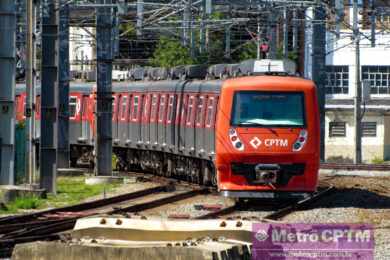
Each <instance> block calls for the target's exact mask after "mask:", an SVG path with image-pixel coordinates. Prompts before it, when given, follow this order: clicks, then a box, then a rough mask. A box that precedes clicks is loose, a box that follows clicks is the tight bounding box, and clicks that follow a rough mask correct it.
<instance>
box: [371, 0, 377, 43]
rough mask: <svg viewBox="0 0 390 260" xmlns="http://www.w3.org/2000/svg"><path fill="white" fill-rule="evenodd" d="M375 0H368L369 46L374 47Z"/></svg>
mask: <svg viewBox="0 0 390 260" xmlns="http://www.w3.org/2000/svg"><path fill="white" fill-rule="evenodd" d="M374 1H375V0H370V12H371V13H370V23H371V47H372V48H375V45H376V43H375V39H376V13H375V12H376V11H375V2H374Z"/></svg>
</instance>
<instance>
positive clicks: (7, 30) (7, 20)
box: [0, 0, 16, 185]
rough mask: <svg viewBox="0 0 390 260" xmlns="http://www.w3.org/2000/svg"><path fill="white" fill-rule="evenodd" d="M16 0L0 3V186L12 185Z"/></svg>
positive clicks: (6, 0)
mask: <svg viewBox="0 0 390 260" xmlns="http://www.w3.org/2000/svg"><path fill="white" fill-rule="evenodd" d="M15 39H16V8H15V0H1V1H0V79H1V84H0V122H1V127H0V184H4V185H9V184H13V183H14V156H15V150H14V147H15V134H14V129H15V119H14V118H15V109H14V103H15V53H16V51H15V49H16V46H15V42H16V41H15Z"/></svg>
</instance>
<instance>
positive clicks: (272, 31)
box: [267, 13, 278, 59]
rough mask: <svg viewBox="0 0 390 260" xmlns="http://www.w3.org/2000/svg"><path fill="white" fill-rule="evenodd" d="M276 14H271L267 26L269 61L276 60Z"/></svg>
mask: <svg viewBox="0 0 390 260" xmlns="http://www.w3.org/2000/svg"><path fill="white" fill-rule="evenodd" d="M277 15H278V14H277V13H276V14H274V13H271V15H270V16H269V21H270V25H269V26H268V28H267V30H268V34H269V55H268V58H269V59H276V49H277V45H278V43H277V39H276V19H277Z"/></svg>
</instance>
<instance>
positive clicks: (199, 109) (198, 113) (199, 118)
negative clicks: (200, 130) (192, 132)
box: [195, 96, 205, 127]
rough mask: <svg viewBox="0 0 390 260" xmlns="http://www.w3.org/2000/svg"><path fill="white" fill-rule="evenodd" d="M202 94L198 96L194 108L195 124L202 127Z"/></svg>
mask: <svg viewBox="0 0 390 260" xmlns="http://www.w3.org/2000/svg"><path fill="white" fill-rule="evenodd" d="M204 100H205V97H204V96H200V97H199V101H198V106H197V108H196V120H195V122H196V126H198V127H202V123H203V107H204Z"/></svg>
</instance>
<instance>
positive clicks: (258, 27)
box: [256, 19, 261, 60]
mask: <svg viewBox="0 0 390 260" xmlns="http://www.w3.org/2000/svg"><path fill="white" fill-rule="evenodd" d="M260 34H261V32H260V21H259V20H258V19H257V33H256V50H257V52H256V54H257V55H256V57H257V59H258V60H260V44H261V43H260V40H261V36H260Z"/></svg>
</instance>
